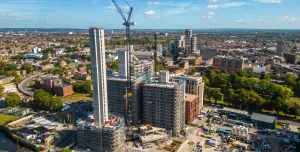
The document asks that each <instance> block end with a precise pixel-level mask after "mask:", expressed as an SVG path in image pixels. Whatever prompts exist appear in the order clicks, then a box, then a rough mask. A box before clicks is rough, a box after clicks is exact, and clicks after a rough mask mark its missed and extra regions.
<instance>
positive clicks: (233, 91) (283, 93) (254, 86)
mask: <svg viewBox="0 0 300 152" xmlns="http://www.w3.org/2000/svg"><path fill="white" fill-rule="evenodd" d="M202 77H203V80H204V81H205V84H206V88H205V97H206V98H207V99H208V100H211V99H215V102H216V101H217V100H220V99H222V96H223V95H224V100H225V101H224V102H226V103H228V104H231V105H232V106H235V107H237V108H240V109H246V110H250V111H260V110H262V109H266V110H275V111H276V112H277V113H279V111H283V112H285V113H290V112H291V111H293V112H294V113H297V110H296V109H292V106H291V107H289V104H290V101H291V100H290V99H291V97H293V96H294V92H295V95H297V96H300V81H299V79H297V78H295V77H292V76H284V77H280V78H281V79H282V80H284V85H281V84H276V83H273V82H271V81H270V80H271V77H273V76H272V75H269V74H267V73H261V75H260V77H259V78H256V77H254V74H253V73H252V72H248V71H244V70H242V71H238V72H236V73H231V74H229V73H224V72H216V71H214V70H211V71H207V72H204V73H202ZM278 78H279V77H278ZM287 107H289V108H287ZM294 107H297V106H294Z"/></svg>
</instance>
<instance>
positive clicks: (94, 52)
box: [89, 28, 108, 126]
mask: <svg viewBox="0 0 300 152" xmlns="http://www.w3.org/2000/svg"><path fill="white" fill-rule="evenodd" d="M89 33H90V47H91V59H92V79H93V101H94V102H93V107H94V117H95V123H96V125H97V126H102V125H103V124H104V122H105V121H107V120H108V105H107V84H106V62H105V42H104V30H103V29H97V28H90V30H89Z"/></svg>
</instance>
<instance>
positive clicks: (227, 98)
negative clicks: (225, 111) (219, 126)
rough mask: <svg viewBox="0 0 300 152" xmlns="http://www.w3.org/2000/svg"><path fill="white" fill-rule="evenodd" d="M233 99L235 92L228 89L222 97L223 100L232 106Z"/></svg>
mask: <svg viewBox="0 0 300 152" xmlns="http://www.w3.org/2000/svg"><path fill="white" fill-rule="evenodd" d="M234 99H235V92H234V90H233V89H228V90H227V91H226V93H225V95H224V100H225V101H226V102H227V103H230V104H231V105H232V103H233V102H234Z"/></svg>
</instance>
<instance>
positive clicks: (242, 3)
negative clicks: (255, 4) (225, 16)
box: [220, 2, 246, 8]
mask: <svg viewBox="0 0 300 152" xmlns="http://www.w3.org/2000/svg"><path fill="white" fill-rule="evenodd" d="M243 5H246V3H245V2H230V3H225V4H222V5H221V6H220V7H222V8H228V7H240V6H243Z"/></svg>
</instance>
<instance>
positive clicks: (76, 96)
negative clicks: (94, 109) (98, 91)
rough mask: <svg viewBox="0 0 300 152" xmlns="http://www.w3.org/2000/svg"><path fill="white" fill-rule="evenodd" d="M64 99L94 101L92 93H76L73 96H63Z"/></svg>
mask: <svg viewBox="0 0 300 152" xmlns="http://www.w3.org/2000/svg"><path fill="white" fill-rule="evenodd" d="M63 100H72V101H81V100H88V101H93V98H92V97H91V96H90V94H84V93H74V94H73V95H71V96H66V97H63Z"/></svg>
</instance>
